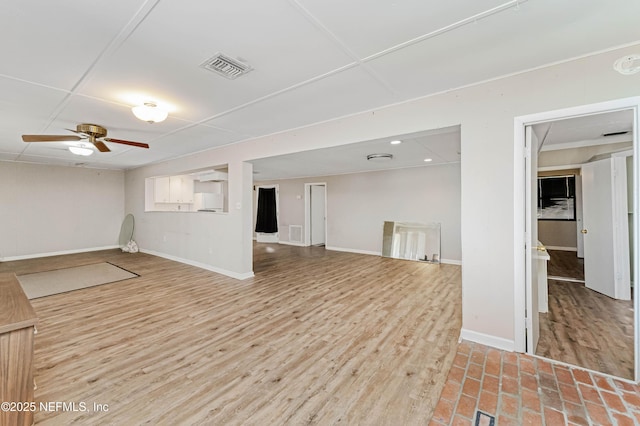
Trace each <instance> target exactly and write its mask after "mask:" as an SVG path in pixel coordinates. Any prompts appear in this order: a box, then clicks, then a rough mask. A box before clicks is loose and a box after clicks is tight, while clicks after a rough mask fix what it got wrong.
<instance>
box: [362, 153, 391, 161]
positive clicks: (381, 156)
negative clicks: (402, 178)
mask: <svg viewBox="0 0 640 426" xmlns="http://www.w3.org/2000/svg"><path fill="white" fill-rule="evenodd" d="M392 158H393V155H391V154H369V155H367V160H369V161H376V162H382V161H389V160H391V159H392Z"/></svg>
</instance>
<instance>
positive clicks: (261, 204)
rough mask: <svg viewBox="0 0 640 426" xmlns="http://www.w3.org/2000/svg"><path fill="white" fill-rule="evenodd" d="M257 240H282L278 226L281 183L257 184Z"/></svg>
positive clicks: (275, 241)
mask: <svg viewBox="0 0 640 426" xmlns="http://www.w3.org/2000/svg"><path fill="white" fill-rule="evenodd" d="M255 205H256V206H257V207H256V221H255V232H256V241H257V242H259V243H277V242H279V241H280V234H279V232H278V226H279V223H280V218H279V215H280V191H279V185H278V184H275V185H258V186H256V204H255Z"/></svg>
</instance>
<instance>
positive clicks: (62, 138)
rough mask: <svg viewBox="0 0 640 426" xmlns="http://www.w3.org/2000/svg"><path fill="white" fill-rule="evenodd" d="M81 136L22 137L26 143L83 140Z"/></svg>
mask: <svg viewBox="0 0 640 426" xmlns="http://www.w3.org/2000/svg"><path fill="white" fill-rule="evenodd" d="M82 139H83V138H81V137H80V136H73V135H22V140H23V141H25V142H65V141H79V140H82Z"/></svg>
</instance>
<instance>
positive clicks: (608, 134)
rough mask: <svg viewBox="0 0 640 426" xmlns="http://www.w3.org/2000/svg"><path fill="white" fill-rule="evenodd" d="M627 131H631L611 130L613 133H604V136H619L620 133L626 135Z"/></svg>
mask: <svg viewBox="0 0 640 426" xmlns="http://www.w3.org/2000/svg"><path fill="white" fill-rule="evenodd" d="M627 133H629V131H626V130H625V131H622V132H611V133H603V134H602V136H604V137H609V136H619V135H626V134H627Z"/></svg>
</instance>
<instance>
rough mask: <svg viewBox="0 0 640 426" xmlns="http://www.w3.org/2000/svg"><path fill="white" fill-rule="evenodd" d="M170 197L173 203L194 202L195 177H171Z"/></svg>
mask: <svg viewBox="0 0 640 426" xmlns="http://www.w3.org/2000/svg"><path fill="white" fill-rule="evenodd" d="M169 199H170V200H171V201H170V202H171V203H181V204H192V203H193V179H191V178H190V177H188V176H171V177H170V178H169Z"/></svg>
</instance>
